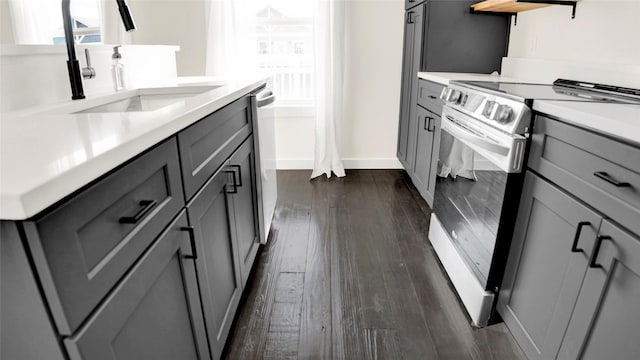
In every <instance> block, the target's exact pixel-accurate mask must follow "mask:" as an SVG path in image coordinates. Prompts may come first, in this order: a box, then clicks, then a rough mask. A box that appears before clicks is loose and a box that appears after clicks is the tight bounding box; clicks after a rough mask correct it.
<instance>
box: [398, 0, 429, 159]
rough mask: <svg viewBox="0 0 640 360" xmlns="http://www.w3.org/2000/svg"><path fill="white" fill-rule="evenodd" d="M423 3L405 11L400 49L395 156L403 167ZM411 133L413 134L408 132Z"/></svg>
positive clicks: (409, 149)
mask: <svg viewBox="0 0 640 360" xmlns="http://www.w3.org/2000/svg"><path fill="white" fill-rule="evenodd" d="M423 19H424V5H420V6H417V7H416V8H414V9H412V10H410V11H407V12H406V13H405V25H404V26H405V27H404V45H403V47H404V50H403V55H402V87H401V90H400V92H401V94H400V102H401V103H400V123H399V126H398V152H397V155H398V160H400V162H401V163H402V165H403V166H404V168H405V169H410V168H411V167H412V166H413V162H414V160H413V156H414V155H413V154H412V153H413V150H414V149H415V131H414V130H413V128H414V127H415V121H413V120H412V119H413V118H414V116H415V103H416V100H415V96H414V95H415V93H416V90H415V89H417V83H418V78H417V75H416V74H417V72H418V70H419V69H420V50H421V44H422V34H423V32H422V26H423ZM412 134H413V135H412Z"/></svg>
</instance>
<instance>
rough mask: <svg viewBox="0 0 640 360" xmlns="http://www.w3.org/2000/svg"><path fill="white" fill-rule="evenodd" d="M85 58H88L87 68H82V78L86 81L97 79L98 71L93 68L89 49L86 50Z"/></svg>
mask: <svg viewBox="0 0 640 360" xmlns="http://www.w3.org/2000/svg"><path fill="white" fill-rule="evenodd" d="M84 56H85V57H86V58H87V66H86V67H83V68H82V77H83V78H85V79H93V78H94V77H96V71H95V69H94V68H92V67H91V57H90V56H89V49H84Z"/></svg>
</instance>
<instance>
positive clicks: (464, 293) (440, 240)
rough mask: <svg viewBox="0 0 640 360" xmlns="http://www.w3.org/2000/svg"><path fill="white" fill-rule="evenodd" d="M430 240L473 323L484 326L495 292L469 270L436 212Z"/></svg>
mask: <svg viewBox="0 0 640 360" xmlns="http://www.w3.org/2000/svg"><path fill="white" fill-rule="evenodd" d="M429 241H430V242H431V245H433V248H434V250H435V251H436V254H437V255H438V258H439V259H440V262H441V263H442V265H443V266H444V269H445V270H446V271H447V275H448V276H449V279H450V280H451V283H453V286H454V287H455V288H456V291H457V292H458V296H459V297H460V300H462V303H463V304H464V307H465V308H466V310H467V313H468V314H469V317H471V321H472V322H473V325H475V326H479V327H483V326H486V325H487V322H488V321H489V315H490V314H491V307H492V306H493V299H494V297H495V294H494V293H492V292H489V291H485V290H484V287H483V286H482V285H480V282H479V281H478V279H476V277H475V275H473V273H472V272H471V270H469V268H468V267H467V264H466V263H465V262H464V260H463V259H462V257H461V256H460V254H459V253H458V251H457V250H456V248H455V246H454V245H453V244H452V243H451V240H449V236H448V235H447V233H446V231H444V228H443V227H442V224H441V223H440V221H439V220H438V217H437V216H436V215H435V214H431V225H430V226H429Z"/></svg>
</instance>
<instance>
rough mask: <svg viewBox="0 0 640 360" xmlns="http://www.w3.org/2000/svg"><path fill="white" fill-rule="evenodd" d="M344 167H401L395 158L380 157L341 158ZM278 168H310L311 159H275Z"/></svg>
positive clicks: (311, 165) (311, 167)
mask: <svg viewBox="0 0 640 360" xmlns="http://www.w3.org/2000/svg"><path fill="white" fill-rule="evenodd" d="M342 163H343V164H344V168H345V169H402V164H400V161H398V159H396V158H390V159H389V158H387V159H385V158H382V159H342ZM276 167H277V168H278V170H311V169H313V159H277V160H276Z"/></svg>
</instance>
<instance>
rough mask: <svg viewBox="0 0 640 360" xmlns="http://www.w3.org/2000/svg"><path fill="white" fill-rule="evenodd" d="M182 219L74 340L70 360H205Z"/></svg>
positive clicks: (67, 343)
mask: <svg viewBox="0 0 640 360" xmlns="http://www.w3.org/2000/svg"><path fill="white" fill-rule="evenodd" d="M186 226H187V218H186V215H185V214H184V211H183V212H182V214H181V215H180V216H179V217H178V218H177V219H176V220H175V221H173V222H172V223H171V224H170V225H169V227H168V228H167V229H166V230H165V231H164V233H163V234H162V235H160V237H159V238H158V239H157V241H156V242H155V243H154V244H153V245H152V246H151V248H150V249H149V250H148V251H147V252H146V253H145V255H144V256H143V257H142V258H141V259H140V261H139V262H138V263H137V264H136V265H135V266H134V267H133V269H131V271H130V272H129V273H128V274H127V275H126V277H125V278H124V279H123V281H122V282H121V283H120V284H119V285H118V286H117V287H116V288H115V290H114V291H113V292H112V293H111V294H110V295H109V296H108V297H107V298H106V300H105V301H104V303H103V304H102V305H101V306H100V307H99V308H98V309H97V310H96V312H95V314H94V315H93V316H91V317H90V318H89V320H88V321H87V323H86V324H84V325H83V327H81V328H80V330H79V332H78V333H77V334H75V335H74V336H71V337H68V338H65V339H64V344H65V346H66V348H67V351H68V353H69V356H70V358H71V359H72V360H80V359H92V360H100V359H105V360H106V359H109V360H114V359H118V360H125V359H130V360H137V359H154V360H156V359H167V360H173V359H209V350H208V347H207V339H206V335H205V328H204V322H203V316H202V309H201V307H200V296H199V293H198V285H197V279H196V273H195V267H194V263H193V260H192V259H190V257H192V255H193V249H192V248H191V241H190V236H189V232H187V231H185V229H186Z"/></svg>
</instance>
